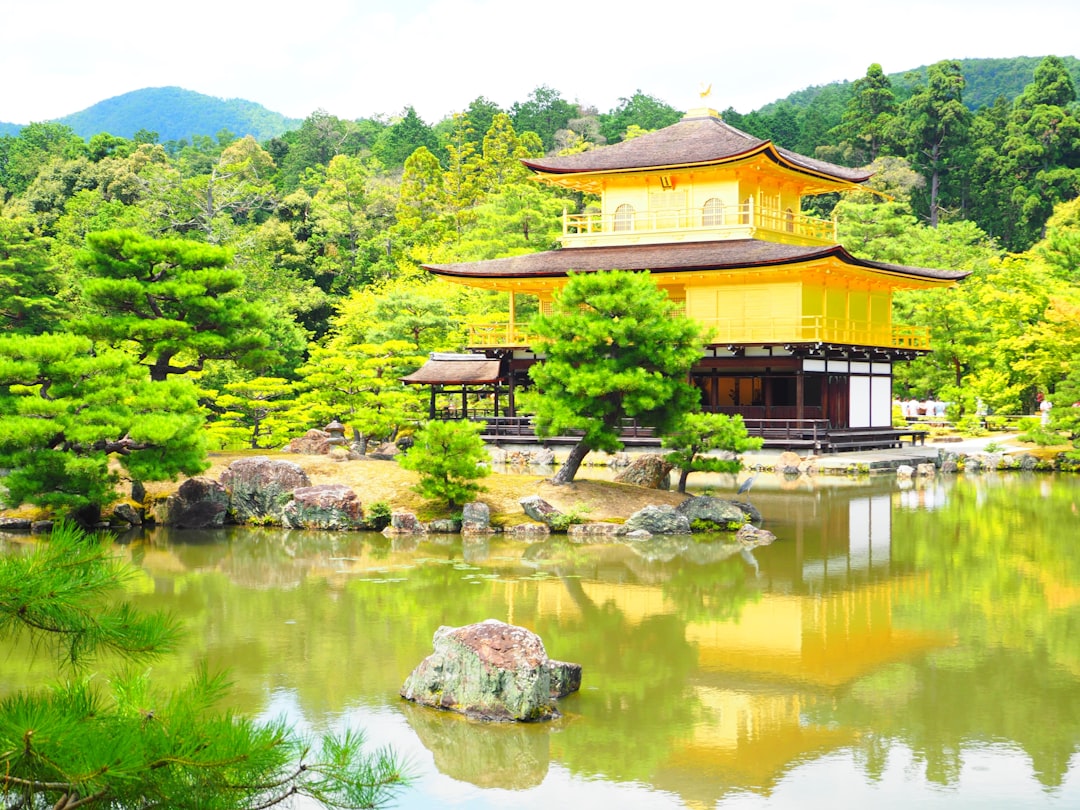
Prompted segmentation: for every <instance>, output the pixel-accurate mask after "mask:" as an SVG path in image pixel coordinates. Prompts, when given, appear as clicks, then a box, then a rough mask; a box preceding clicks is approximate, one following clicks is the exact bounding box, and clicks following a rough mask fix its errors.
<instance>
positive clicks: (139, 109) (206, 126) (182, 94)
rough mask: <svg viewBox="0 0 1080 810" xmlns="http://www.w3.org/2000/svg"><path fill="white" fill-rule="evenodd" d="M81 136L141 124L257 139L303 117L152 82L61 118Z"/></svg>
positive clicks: (175, 132) (130, 130) (170, 131)
mask: <svg viewBox="0 0 1080 810" xmlns="http://www.w3.org/2000/svg"><path fill="white" fill-rule="evenodd" d="M57 123H60V124H66V125H67V126H69V127H71V128H72V129H73V130H74V131H75V133H76V134H77V135H79V137H81V138H85V139H89V138H91V137H93V136H94V135H97V134H98V133H99V132H107V133H109V134H110V135H115V136H117V137H120V138H131V137H132V136H134V135H135V133H136V132H138V131H139V130H145V131H147V132H156V133H157V134H158V140H159V141H160V142H162V143H166V142H168V141H179V140H189V141H190V140H191V138H192V136H193V135H207V136H213V135H217V134H218V133H219V132H221V131H222V130H228V131H229V132H231V133H232V134H233V135H236V136H238V137H243V136H245V135H251V136H253V137H254V138H255V139H256V140H258V141H265V140H269V139H270V138H273V137H276V136H278V135H281V134H283V133H285V132H288V131H289V130H291V129H296V128H297V127H299V126H300V124H301V123H302V122H301V121H300V120H298V119H295V118H286V117H285V116H284V115H282V114H281V113H276V112H272V111H271V110H268V109H266V107H264V106H262V105H261V104H256V103H255V102H253V101H245V100H244V99H239V98H232V99H221V98H215V97H213V96H205V95H203V94H202V93H196V92H193V91H191V90H184V89H183V88H180V87H148V88H145V89H143V90H134V91H132V92H130V93H124V94H123V95H120V96H115V97H114V98H109V99H105V100H104V101H99V102H98V103H97V104H95V105H94V106H92V107H88V108H87V109H85V110H82V111H81V112H77V113H72V114H71V115H67V116H64V117H63V118H59V119H57ZM18 129H19V127H18V126H13V125H9V124H0V134H5V133H8V134H12V135H14V134H16V133H17V132H18Z"/></svg>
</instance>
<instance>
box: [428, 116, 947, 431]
mask: <svg viewBox="0 0 1080 810" xmlns="http://www.w3.org/2000/svg"><path fill="white" fill-rule="evenodd" d="M525 165H526V166H528V168H530V169H531V170H532V171H533V172H535V175H536V179H537V180H538V181H539V182H543V183H550V184H553V185H558V186H563V187H565V188H568V189H573V190H575V191H579V192H583V193H586V194H589V195H595V196H598V197H599V200H600V203H599V207H598V208H596V209H595V210H593V209H587V210H586V211H584V212H583V213H574V214H571V213H566V214H564V216H563V233H562V238H561V245H562V246H561V247H560V248H559V249H556V250H551V251H547V252H543V253H534V254H529V255H522V256H514V257H511V258H505V259H493V260H489V261H480V262H470V263H462V264H429V265H426V266H425V267H426V269H427V270H428V271H429V272H431V273H433V274H435V275H437V276H440V277H442V278H444V279H447V280H448V281H452V282H456V283H460V284H465V285H468V286H472V287H481V288H486V289H491V290H497V291H501V292H506V293H508V294H509V304H508V320H507V322H506V323H503V324H499V325H497V326H491V325H488V326H485V327H484V328H483V329H475V330H474V331H473V333H472V338H471V340H470V346H469V350H470V351H472V352H475V353H478V354H482V355H484V356H485V357H488V358H490V359H498V360H499V361H500V380H499V383H500V385H501V387H502V388H503V389H505V391H506V392H507V393H506V395H505V396H504V397H503V403H502V404H503V410H502V412H501V414H496V416H499V415H502V416H504V417H513V416H515V410H514V390H515V389H516V388H519V387H520V386H522V385H527V384H528V368H529V366H530V365H532V364H533V363H535V362H542V357H540V356H538V355H537V354H536V353H534V352H533V350H532V347H531V339H530V336H529V335H528V334H527V331H526V330H527V323H526V324H523V323H521V322H519V321H518V319H517V317H516V310H517V309H518V307H519V306H520V302H522V301H524V300H526V299H525V296H532V297H533V298H534V300H535V301H536V302H537V305H538V306H539V308H540V310H541V311H550V308H551V306H552V301H553V297H554V295H555V293H556V292H557V291H558V290H559V288H560V287H561V286H562V285H564V284H565V283H566V279H567V273H569V272H571V271H574V272H597V271H603V270H613V269H618V270H631V271H648V272H649V273H650V274H651V275H652V277H653V279H654V280H655V281H656V283H657V285H659V286H660V287H661V288H662V289H664V290H665V291H666V292H667V294H668V296H669V297H670V299H671V300H672V301H673V302H675V303H676V305H677V306H678V307H680V308H681V309H682V310H683V311H685V313H686V314H687V315H688V316H690V317H691V318H694V319H696V320H697V321H699V322H701V323H702V324H703V325H704V326H705V327H707V329H708V344H707V345H706V346H705V347H704V351H703V353H702V357H701V360H700V361H699V362H698V363H697V364H696V366H695V367H694V368H693V370H692V372H691V378H692V382H693V384H694V385H695V386H697V388H698V389H699V390H700V392H701V407H702V408H703V409H704V410H707V411H714V412H719V413H727V414H741V415H742V416H743V418H744V420H745V421H746V423H747V425H748V427H749V428H750V431H751V433H752V434H753V433H757V434H759V435H763V436H765V438H766V440H767V443H768V442H769V441H770V440H771V443H772V444H774V445H777V446H780V445H785V446H793V447H798V446H811V445H813V446H815V447H822V448H823V449H839V448H840V447H842V446H850V447H856V446H859V447H873V446H891V445H894V444H897V443H898V442H899V440H900V438H901V436H902V435H903V432H900V431H896V430H893V429H892V381H893V367H894V364H895V363H897V362H903V361H906V360H910V359H912V358H913V357H915V356H917V355H919V354H920V353H925V352H927V351H929V349H930V342H929V328H928V327H918V326H898V325H896V324H894V323H893V318H892V296H893V293H894V291H896V290H918V289H930V288H935V287H944V286H949V285H952V284H955V283H956V282H957V281H958V280H960V279H962V278H963V277H965V276H966V275H967V273H965V272H960V271H950V270H933V269H927V268H920V267H905V266H901V265H895V264H886V263H883V262H876V261H868V260H865V259H859V258H856V257H855V256H853V255H852V254H851V253H849V252H848V251H847V250H845V249H844V247H843V246H842V245H840V244H839V243H838V241H837V235H836V225H835V222H833V221H829V220H823V219H820V218H815V217H812V216H808V215H807V214H806V213H804V211H803V201H804V200H806V199H807V198H810V197H813V196H815V195H819V194H827V193H833V192H840V193H843V192H848V191H857V190H860V189H861V188H862V186H861V185H860V184H861V183H863V182H864V181H865V180H867V179H868V178H869V176H870V175H869V174H868V173H867V172H866V171H865V170H862V169H851V168H846V167H843V166H838V165H834V164H831V163H826V162H824V161H820V160H816V159H813V158H809V157H806V156H803V155H799V154H796V153H794V152H790V151H788V150H786V149H781V148H779V147H777V146H776V145H775V144H774V143H772V142H771V141H767V140H761V139H759V138H755V137H753V136H751V135H748V134H747V133H745V132H741V131H740V130H738V129H735V128H734V127H732V126H729V125H728V124H726V123H725V122H724V121H723V120H722V119H721V118H720V116H719V114H718V113H716V112H715V111H714V110H710V109H704V108H701V109H695V110H691V111H690V112H689V113H687V114H686V115H685V116H684V118H683V119H682V120H681V121H679V122H678V123H676V124H673V125H671V126H669V127H666V128H664V129H660V130H657V131H655V132H650V133H647V134H645V135H642V136H639V137H637V138H633V139H631V140H628V141H623V142H621V143H617V144H614V145H611V146H606V147H602V148H599V149H595V150H592V151H588V152H582V153H579V154H574V155H568V156H562V157H545V158H539V159H535V160H527V161H525ZM476 368H477V369H478V370H479V366H477V367H476ZM460 369H461V365H460V363H459V364H458V365H457V366H455V370H456V371H460ZM423 371H424V375H422V379H419V378H418V379H417V380H415V382H427V383H429V384H430V382H431V380H433V379H437V378H438V377H439V371H438V363H437V362H435V361H434V360H433V361H431V363H429V365H428V366H425V369H424V370H423ZM460 376H461V375H460V374H457V375H456V378H455V379H454V380H453V381H452V382H453V383H455V384H460V385H461V386H462V388H461V390H465V387H466V386H467V385H468V381H467V380H464V381H463V380H461V379H458V378H457V377H460ZM490 377H491V375H490V373H488V374H487V376H486V377H485V379H484V381H483V382H484V384H486V385H492V384H493V383H492V381H491V379H490ZM448 382H451V381H448ZM433 391H434V388H433ZM433 401H434V400H433ZM906 433H907V434H911V431H907V432H906ZM823 437H824V439H823ZM912 438H913V439H914V435H912Z"/></svg>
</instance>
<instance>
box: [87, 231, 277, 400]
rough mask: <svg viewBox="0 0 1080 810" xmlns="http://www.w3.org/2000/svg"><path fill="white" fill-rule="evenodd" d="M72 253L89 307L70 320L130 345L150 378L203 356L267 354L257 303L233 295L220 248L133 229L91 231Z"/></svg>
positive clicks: (193, 365)
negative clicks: (81, 315)
mask: <svg viewBox="0 0 1080 810" xmlns="http://www.w3.org/2000/svg"><path fill="white" fill-rule="evenodd" d="M86 245H87V246H86V250H84V251H83V252H82V253H81V254H79V256H78V264H79V267H80V269H81V270H82V271H83V272H84V273H86V274H87V276H88V278H87V279H86V281H85V282H84V284H83V297H84V300H85V303H86V306H87V308H88V309H89V310H90V311H91V314H88V315H87V316H86V317H85V318H83V319H82V320H81V321H80V322H79V323H77V324H76V325H75V326H76V328H77V329H78V330H79V331H80V332H82V333H84V334H87V335H90V336H91V337H93V338H95V339H98V340H103V341H106V342H109V343H111V344H113V345H128V346H131V345H134V346H135V352H136V354H137V356H138V358H139V362H141V363H144V364H145V365H146V366H147V367H149V369H150V376H151V378H152V379H153V380H156V381H162V380H164V379H166V378H167V377H169V376H170V375H174V374H185V373H188V372H191V371H199V370H201V369H202V367H203V363H204V362H205V361H206V360H210V359H214V360H235V361H236V362H237V363H239V364H240V365H242V366H246V367H249V368H251V367H258V366H259V365H261V364H264V363H266V362H268V361H269V360H271V359H272V358H273V357H274V354H273V352H269V351H267V350H266V344H267V339H266V337H265V336H264V335H263V334H262V332H261V331H260V327H261V326H263V324H264V322H265V315H264V314H263V312H262V310H261V309H260V308H259V307H257V306H255V305H253V304H249V303H248V302H246V301H244V299H243V298H240V297H239V296H238V295H237V294H236V291H237V290H238V289H239V288H240V287H241V285H242V284H243V283H244V276H243V273H241V272H240V271H238V270H230V269H228V265H229V263H230V260H231V254H230V252H229V251H228V250H226V249H225V248H221V247H216V246H213V245H206V244H202V243H200V242H192V241H188V240H184V239H153V238H151V237H148V236H144V235H143V234H141V233H138V232H137V231H130V230H117V231H102V232H99V233H91V234H89V235H88V236H87V237H86Z"/></svg>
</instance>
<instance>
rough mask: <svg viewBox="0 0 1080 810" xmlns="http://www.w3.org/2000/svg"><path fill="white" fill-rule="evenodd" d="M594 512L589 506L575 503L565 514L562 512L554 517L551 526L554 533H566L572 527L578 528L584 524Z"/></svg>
mask: <svg viewBox="0 0 1080 810" xmlns="http://www.w3.org/2000/svg"><path fill="white" fill-rule="evenodd" d="M591 511H592V510H591V509H590V508H589V506H588V505H587V504H582V503H575V504H574V505H573V506H571V507H570V508H569V509H567V510H566V511H565V512H560V513H559V514H557V515H552V517H551V521H550V522H549V524H548V525H549V526H550V527H551V530H552V531H553V532H565V531H566V530H567V529H569V528H570V527H571V526H576V525H578V524H580V523H584V522H585V519H586V516H587V515H588V514H589V512H591Z"/></svg>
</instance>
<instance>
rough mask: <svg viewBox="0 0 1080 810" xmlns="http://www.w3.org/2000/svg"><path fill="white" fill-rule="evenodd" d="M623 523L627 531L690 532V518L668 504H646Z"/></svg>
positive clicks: (651, 532) (653, 532)
mask: <svg viewBox="0 0 1080 810" xmlns="http://www.w3.org/2000/svg"><path fill="white" fill-rule="evenodd" d="M623 525H624V526H625V527H626V531H627V533H629V532H635V531H641V530H643V531H646V532H648V533H649V534H690V519H689V518H688V517H687V516H686V515H680V514H679V513H678V512H676V511H675V507H673V506H667V505H663V506H651V505H650V506H646V507H645V508H644V509H641V510H639V511H637V512H634V514H632V515H631V516H630V517H628V518H627V519H626V523H624V524H623Z"/></svg>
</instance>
